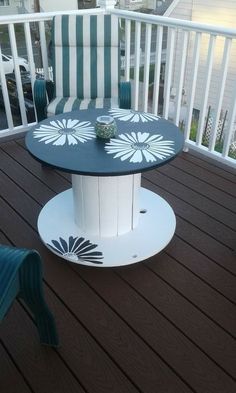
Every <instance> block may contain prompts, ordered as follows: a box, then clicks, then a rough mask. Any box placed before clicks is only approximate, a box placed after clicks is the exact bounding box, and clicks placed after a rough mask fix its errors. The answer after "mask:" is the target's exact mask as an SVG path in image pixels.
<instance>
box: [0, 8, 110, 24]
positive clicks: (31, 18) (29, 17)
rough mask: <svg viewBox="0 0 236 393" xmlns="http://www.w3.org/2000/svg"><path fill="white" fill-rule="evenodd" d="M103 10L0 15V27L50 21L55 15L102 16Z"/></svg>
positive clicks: (90, 9)
mask: <svg viewBox="0 0 236 393" xmlns="http://www.w3.org/2000/svg"><path fill="white" fill-rule="evenodd" d="M104 11H105V10H104V9H103V8H89V9H85V10H73V11H53V12H42V13H41V12H38V13H37V12H35V13H33V14H17V15H1V16H0V25H5V24H9V23H24V22H35V21H46V20H50V19H52V18H53V17H54V16H55V15H84V14H103V13H104Z"/></svg>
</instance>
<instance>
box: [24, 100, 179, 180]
mask: <svg viewBox="0 0 236 393" xmlns="http://www.w3.org/2000/svg"><path fill="white" fill-rule="evenodd" d="M104 115H109V116H112V117H113V118H114V119H115V122H116V125H117V132H116V135H115V137H113V138H111V139H100V138H98V137H96V133H95V123H96V119H97V117H99V116H104ZM183 143H184V138H183V134H182V132H181V131H180V130H179V128H178V127H176V126H175V125H174V124H173V123H171V122H169V121H167V120H164V119H162V118H161V117H158V116H155V115H153V114H151V113H141V112H136V111H133V110H130V109H119V108H111V109H87V110H80V111H73V112H68V113H62V114H60V115H57V116H53V117H49V118H47V119H46V120H43V121H42V122H40V123H38V124H37V125H36V126H34V127H33V128H32V129H31V130H30V131H29V132H28V133H27V135H26V146H27V148H28V150H29V151H30V153H31V154H32V155H33V156H34V157H35V158H36V159H38V160H39V161H40V162H42V163H46V164H48V165H50V166H52V167H55V168H58V169H61V170H64V171H66V172H70V173H75V174H82V175H90V176H91V175H93V176H117V175H128V174H131V173H139V172H144V171H146V170H150V169H152V168H156V167H158V166H161V165H163V164H165V163H166V162H168V161H170V160H172V159H173V158H174V157H175V156H176V155H177V154H178V153H179V152H180V151H181V150H182V147H183Z"/></svg>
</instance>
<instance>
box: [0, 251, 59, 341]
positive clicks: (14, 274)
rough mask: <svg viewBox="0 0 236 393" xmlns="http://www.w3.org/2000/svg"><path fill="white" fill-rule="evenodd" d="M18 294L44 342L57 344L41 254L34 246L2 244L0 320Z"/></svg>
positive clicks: (0, 258)
mask: <svg viewBox="0 0 236 393" xmlns="http://www.w3.org/2000/svg"><path fill="white" fill-rule="evenodd" d="M17 296H18V297H20V298H22V299H23V300H24V302H25V303H26V304H27V306H28V307H29V309H30V310H31V312H32V313H33V315H34V317H35V321H36V325H37V328H38V332H39V337H40V341H41V343H42V344H45V345H50V346H54V347H57V346H58V335H57V330H56V325H55V321H54V318H53V315H52V313H51V311H50V310H49V308H48V306H47V304H46V303H45V300H44V295H43V289H42V262H41V258H40V255H39V254H38V253H37V251H35V250H26V249H19V248H14V247H8V246H3V245H0V321H2V319H3V318H4V316H5V314H6V313H7V311H8V309H9V308H10V306H11V304H12V303H13V301H14V300H15V298H16V297H17Z"/></svg>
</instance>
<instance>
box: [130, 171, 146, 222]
mask: <svg viewBox="0 0 236 393" xmlns="http://www.w3.org/2000/svg"><path fill="white" fill-rule="evenodd" d="M132 183H133V190H132V191H133V198H132V202H133V206H132V230H133V229H135V228H136V227H137V226H138V223H139V217H140V211H141V210H142V213H141V214H145V213H144V210H145V208H142V206H141V203H140V192H141V173H136V174H135V175H133V182H132Z"/></svg>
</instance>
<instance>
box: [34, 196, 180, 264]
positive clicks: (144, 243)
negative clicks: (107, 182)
mask: <svg viewBox="0 0 236 393" xmlns="http://www.w3.org/2000/svg"><path fill="white" fill-rule="evenodd" d="M140 212H142V213H140V217H139V223H138V226H137V227H136V228H135V229H134V230H132V231H130V232H128V233H126V234H124V235H120V236H114V237H98V236H92V235H91V234H86V233H85V232H82V231H81V230H80V229H79V228H78V226H77V225H76V224H75V220H74V209H73V193H72V189H69V190H67V191H64V192H62V193H60V194H58V195H57V196H55V197H54V198H53V199H51V200H50V201H49V202H48V203H47V204H46V205H45V206H44V208H43V209H42V210H41V212H40V215H39V218H38V231H39V234H40V237H41V239H42V241H43V243H44V244H45V245H46V246H47V247H48V248H49V249H50V250H51V251H53V252H54V253H55V254H57V255H58V256H60V257H62V258H64V259H66V260H68V261H70V262H74V263H78V264H82V265H87V266H97V267H112V266H124V265H129V264H132V263H136V262H140V261H142V260H144V259H147V258H149V257H151V256H152V255H154V254H156V253H158V252H160V251H161V250H162V249H163V248H164V247H166V245H167V244H168V243H169V242H170V240H171V238H172V237H173V235H174V232H175V226H176V219H175V215H174V212H173V210H172V208H171V207H170V205H169V204H168V203H167V202H166V201H165V200H164V199H163V198H161V197H160V196H158V195H157V194H154V193H153V192H151V191H149V190H147V189H145V188H141V189H140ZM72 236H73V238H76V237H78V238H81V237H82V238H84V239H85V240H89V241H90V243H92V244H95V245H97V247H96V248H94V249H92V250H91V251H88V252H101V253H102V257H103V259H100V260H99V262H100V264H97V263H94V261H93V262H89V261H86V260H85V258H86V257H82V258H80V259H79V260H76V258H75V256H73V255H72V253H71V252H69V251H70V250H67V251H68V252H62V251H58V252H57V251H56V250H55V249H52V248H51V247H50V245H51V246H52V247H54V248H55V243H54V245H53V243H52V240H54V241H57V242H58V243H56V244H57V245H58V244H59V243H60V238H61V239H64V241H63V242H62V243H60V244H65V242H67V243H68V241H69V237H72ZM95 262H96V261H95Z"/></svg>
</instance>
